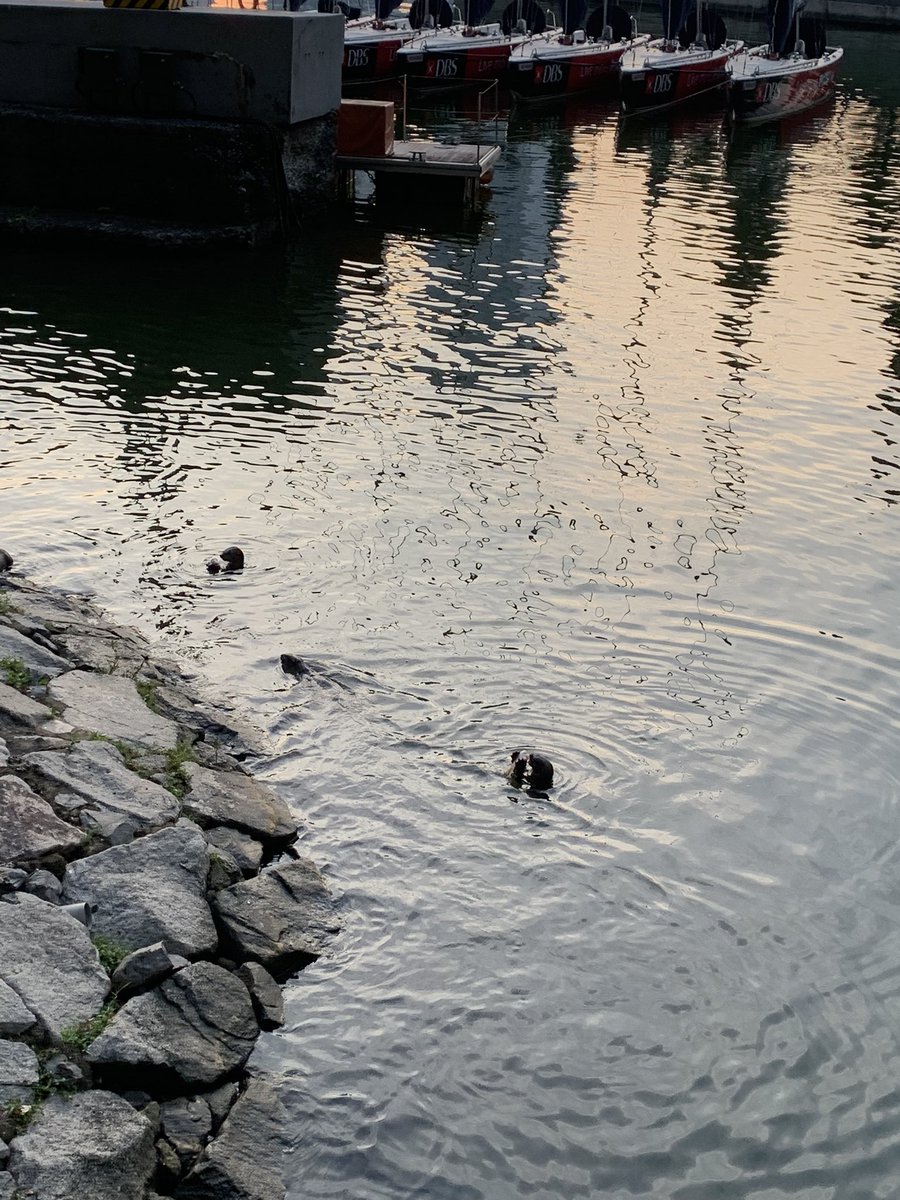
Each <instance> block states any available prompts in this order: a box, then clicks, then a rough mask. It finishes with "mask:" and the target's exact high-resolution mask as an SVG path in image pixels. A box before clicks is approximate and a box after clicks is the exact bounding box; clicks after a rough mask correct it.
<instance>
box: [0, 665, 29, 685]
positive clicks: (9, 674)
mask: <svg viewBox="0 0 900 1200" xmlns="http://www.w3.org/2000/svg"><path fill="white" fill-rule="evenodd" d="M0 672H2V674H3V679H4V682H5V683H8V684H9V686H10V687H12V688H15V689H16V691H17V692H24V691H27V690H28V688H30V687H31V672H30V671H29V670H28V668H27V667H26V666H25V664H24V662H23V661H22V659H21V658H0Z"/></svg>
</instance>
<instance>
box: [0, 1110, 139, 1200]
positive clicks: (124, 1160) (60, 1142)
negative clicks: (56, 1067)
mask: <svg viewBox="0 0 900 1200" xmlns="http://www.w3.org/2000/svg"><path fill="white" fill-rule="evenodd" d="M155 1166H156V1155H155V1153H154V1149H153V1129H152V1127H151V1125H150V1122H149V1121H148V1120H147V1118H146V1117H144V1116H142V1115H141V1113H139V1112H136V1111H135V1110H134V1109H133V1108H132V1107H131V1105H130V1104H129V1103H128V1102H127V1101H126V1100H123V1099H122V1098H121V1096H116V1095H114V1094H113V1093H111V1092H105V1091H89V1092H79V1093H78V1094H77V1095H75V1096H72V1097H70V1098H68V1099H64V1098H63V1097H61V1096H53V1097H51V1098H50V1099H49V1100H47V1101H46V1103H45V1104H44V1106H43V1109H42V1111H41V1112H40V1113H39V1114H38V1116H37V1117H36V1118H35V1120H34V1121H33V1123H32V1124H31V1125H30V1126H29V1127H28V1129H27V1131H26V1132H25V1133H23V1134H22V1135H21V1136H19V1137H17V1138H16V1140H15V1141H14V1142H13V1144H12V1154H11V1155H10V1160H9V1169H10V1173H11V1174H12V1176H13V1178H14V1179H15V1181H16V1185H17V1187H18V1189H19V1191H20V1192H21V1193H22V1195H23V1196H34V1197H39V1198H40V1200H73V1198H74V1197H78V1200H88V1198H89V1200H143V1197H144V1196H145V1195H146V1191H147V1185H148V1183H149V1181H150V1177H151V1175H152V1173H153V1170H154V1167H155Z"/></svg>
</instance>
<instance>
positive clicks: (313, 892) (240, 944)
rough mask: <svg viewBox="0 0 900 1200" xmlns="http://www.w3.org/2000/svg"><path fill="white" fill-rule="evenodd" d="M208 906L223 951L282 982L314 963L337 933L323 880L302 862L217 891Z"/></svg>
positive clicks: (280, 866)
mask: <svg viewBox="0 0 900 1200" xmlns="http://www.w3.org/2000/svg"><path fill="white" fill-rule="evenodd" d="M212 904H213V910H214V912H215V916H216V921H217V923H218V925H219V929H220V931H221V933H222V936H223V940H224V941H225V943H226V948H227V950H228V951H229V952H231V953H232V954H233V956H234V957H236V958H238V959H240V960H242V961H243V960H244V959H248V958H249V959H254V960H255V961H256V962H260V963H262V964H263V966H264V967H267V968H268V969H269V971H271V972H272V973H273V974H275V975H277V976H281V977H284V976H285V975H286V974H289V973H290V972H291V971H292V970H295V969H297V968H298V967H301V966H305V965H306V964H307V963H308V962H310V961H311V960H312V959H314V958H318V957H319V955H320V954H321V953H322V952H323V951H324V950H325V948H326V947H327V945H328V944H329V942H330V941H331V939H332V937H333V936H334V935H335V934H336V933H337V932H338V931H339V929H340V921H339V920H338V918H337V914H336V913H335V911H334V901H333V900H332V896H331V893H330V892H329V890H328V887H327V885H326V883H325V880H324V879H323V878H322V876H321V874H320V873H319V869H318V867H317V866H316V865H315V863H313V862H311V861H310V860H309V859H305V858H299V859H295V860H294V861H292V862H289V863H284V864H281V865H279V866H276V867H270V868H269V869H268V870H266V871H263V872H262V874H261V875H258V876H257V877H256V878H255V879H247V880H245V881H244V882H243V883H236V884H234V886H233V887H230V888H226V889H225V890H224V891H221V892H217V893H216V895H215V896H214V897H213V898H212Z"/></svg>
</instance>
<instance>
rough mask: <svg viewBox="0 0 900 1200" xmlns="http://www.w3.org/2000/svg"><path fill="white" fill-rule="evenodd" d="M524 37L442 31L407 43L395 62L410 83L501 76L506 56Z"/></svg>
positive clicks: (461, 81)
mask: <svg viewBox="0 0 900 1200" xmlns="http://www.w3.org/2000/svg"><path fill="white" fill-rule="evenodd" d="M524 40H525V39H524V37H520V38H508V37H505V36H504V35H502V34H499V33H497V34H485V35H482V34H480V33H479V32H477V31H476V32H474V33H472V34H464V33H459V34H457V35H453V34H445V35H443V36H438V37H435V38H433V39H432V38H427V39H426V40H425V41H423V42H418V43H416V44H414V45H407V46H404V47H402V48H401V50H399V51H398V53H397V65H398V66H399V67H400V69H401V70H402V71H403V72H404V73H405V74H406V76H407V78H408V80H409V82H410V83H412V84H414V85H422V86H424V87H429V86H443V87H453V86H458V85H461V84H470V83H482V82H489V81H490V80H492V79H500V78H501V77H503V76H505V74H506V69H507V65H508V63H509V56H510V54H511V53H512V51H513V50H514V49H515V47H516V46H518V45H520V44H521V43H522V42H523V41H524Z"/></svg>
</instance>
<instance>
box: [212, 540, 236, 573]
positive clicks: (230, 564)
mask: <svg viewBox="0 0 900 1200" xmlns="http://www.w3.org/2000/svg"><path fill="white" fill-rule="evenodd" d="M223 563H224V564H225V565H224V566H223V565H222V564H223ZM206 569H207V571H209V573H210V575H218V574H219V572H220V571H243V569H244V552H243V550H242V549H241V548H240V546H229V547H228V548H227V549H226V550H223V551H222V553H221V554H220V555H219V557H218V558H211V559H210V560H209V562H208V563H207V564H206Z"/></svg>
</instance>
